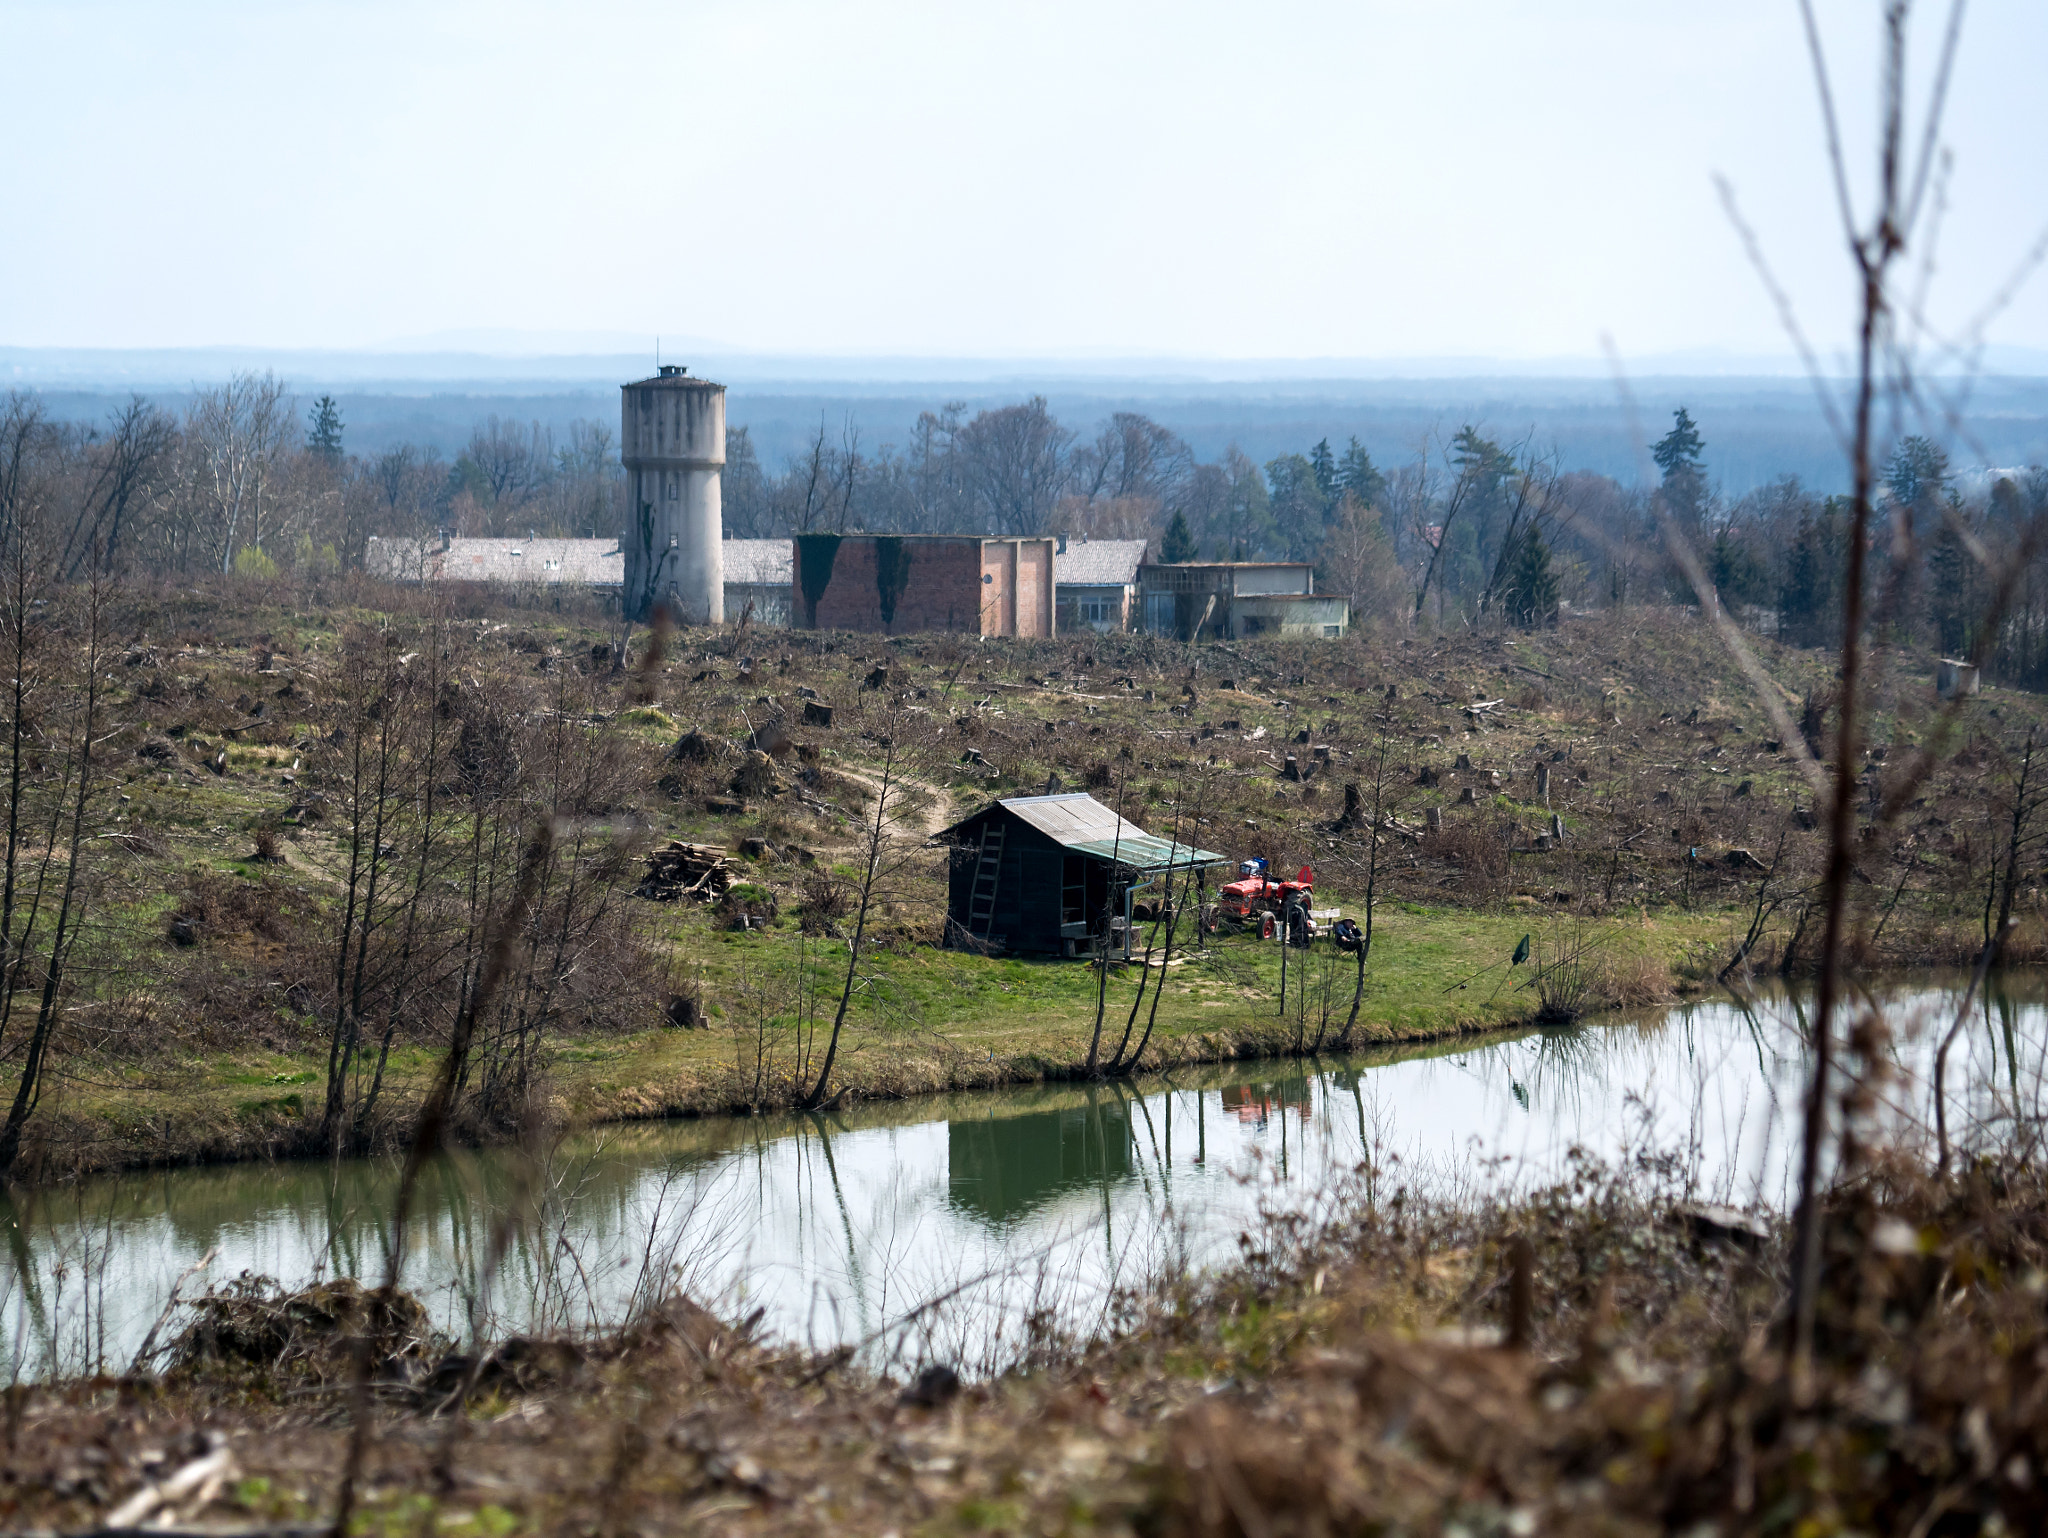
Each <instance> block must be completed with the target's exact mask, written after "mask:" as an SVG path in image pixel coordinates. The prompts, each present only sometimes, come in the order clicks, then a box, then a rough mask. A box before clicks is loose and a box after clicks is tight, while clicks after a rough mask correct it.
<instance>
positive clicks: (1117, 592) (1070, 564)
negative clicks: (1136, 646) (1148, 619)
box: [1052, 535, 1145, 635]
mask: <svg viewBox="0 0 2048 1538" xmlns="http://www.w3.org/2000/svg"><path fill="white" fill-rule="evenodd" d="M1144 562H1145V541H1144V540H1142V539H1095V540H1091V539H1086V538H1082V539H1070V538H1068V537H1066V536H1064V535H1062V536H1061V538H1060V543H1059V552H1058V554H1056V555H1055V556H1054V557H1053V562H1052V581H1053V601H1054V610H1055V614H1056V617H1057V623H1058V628H1059V631H1060V633H1061V634H1062V635H1071V634H1073V633H1075V632H1077V631H1082V630H1094V631H1099V632H1101V633H1102V634H1105V635H1109V634H1115V633H1117V632H1119V631H1124V630H1129V629H1130V628H1131V622H1132V621H1133V620H1134V619H1135V618H1136V617H1137V613H1136V611H1137V598H1138V568H1139V567H1140V566H1142V565H1143V564H1144Z"/></svg>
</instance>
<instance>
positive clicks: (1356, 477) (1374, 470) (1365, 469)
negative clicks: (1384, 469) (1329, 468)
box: [1337, 438, 1387, 507]
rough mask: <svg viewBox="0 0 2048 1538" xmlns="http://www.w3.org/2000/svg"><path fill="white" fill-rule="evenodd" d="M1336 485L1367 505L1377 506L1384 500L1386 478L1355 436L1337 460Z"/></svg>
mask: <svg viewBox="0 0 2048 1538" xmlns="http://www.w3.org/2000/svg"><path fill="white" fill-rule="evenodd" d="M1337 485H1338V487H1339V489H1341V490H1344V491H1348V492H1350V493H1351V495H1353V496H1354V497H1356V498H1358V500H1359V501H1360V502H1361V503H1363V504H1364V505H1365V506H1367V507H1378V506H1379V505H1380V503H1381V502H1383V501H1385V500H1386V495H1387V478H1386V477H1385V476H1384V475H1382V474H1380V470H1379V466H1378V465H1375V464H1374V463H1373V462H1372V455H1370V454H1368V453H1367V452H1366V450H1365V445H1364V444H1362V443H1360V442H1359V441H1358V440H1357V439H1356V438H1353V439H1352V440H1351V444H1350V446H1349V447H1348V448H1346V449H1345V450H1344V457H1343V458H1342V459H1340V460H1338V461H1337Z"/></svg>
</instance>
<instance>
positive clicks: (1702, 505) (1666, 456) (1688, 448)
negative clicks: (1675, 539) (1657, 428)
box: [1650, 406, 1707, 534]
mask: <svg viewBox="0 0 2048 1538" xmlns="http://www.w3.org/2000/svg"><path fill="white" fill-rule="evenodd" d="M1671 416H1672V423H1671V431H1670V432H1668V433H1666V434H1665V435H1664V436H1663V437H1661V438H1659V439H1658V440H1657V442H1656V443H1655V444H1654V445H1652V447H1651V449H1650V457H1651V458H1652V459H1654V460H1656V461H1657V468H1658V469H1659V470H1661V471H1662V472H1663V474H1664V506H1665V507H1666V508H1667V509H1668V510H1669V511H1670V513H1671V516H1672V517H1673V518H1676V519H1677V520H1678V524H1679V527H1680V528H1682V529H1684V530H1685V531H1686V532H1687V533H1688V534H1698V533H1699V532H1700V529H1701V526H1702V525H1704V524H1705V522H1706V519H1707V468H1706V465H1705V464H1704V463H1702V461H1701V459H1700V454H1701V452H1702V451H1703V450H1704V449H1705V448H1706V446H1707V445H1706V441H1705V440H1704V439H1702V438H1701V437H1700V431H1699V428H1698V427H1697V426H1696V425H1695V424H1694V422H1693V419H1692V416H1691V414H1690V413H1689V412H1687V411H1686V409H1685V408H1684V407H1683V406H1680V407H1679V408H1678V410H1676V411H1674V412H1673V413H1672V414H1671Z"/></svg>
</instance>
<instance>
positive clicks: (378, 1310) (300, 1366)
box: [165, 1273, 448, 1384]
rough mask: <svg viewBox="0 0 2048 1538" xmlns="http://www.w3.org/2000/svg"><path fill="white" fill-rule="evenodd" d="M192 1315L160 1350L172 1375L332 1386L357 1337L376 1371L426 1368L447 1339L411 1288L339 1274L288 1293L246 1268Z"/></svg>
mask: <svg viewBox="0 0 2048 1538" xmlns="http://www.w3.org/2000/svg"><path fill="white" fill-rule="evenodd" d="M188 1307H189V1308H190V1309H191V1311H192V1315H193V1318H192V1320H191V1322H190V1323H189V1324H187V1325H186V1326H185V1328H184V1329H183V1330H182V1331H180V1332H179V1334H178V1335H177V1337H176V1338H175V1339H174V1340H172V1342H171V1343H170V1345H169V1346H168V1347H166V1348H165V1350H166V1354H167V1356H168V1358H169V1365H168V1369H167V1372H168V1375H169V1376H172V1377H177V1378H186V1379H191V1378H229V1379H249V1378H254V1379H256V1380H258V1381H259V1382H263V1383H270V1384H277V1383H310V1384H331V1383H339V1382H345V1381H347V1380H348V1379H349V1378H350V1376H351V1375H352V1374H353V1372H354V1368H355V1361H356V1343H357V1341H358V1339H359V1338H361V1337H363V1336H365V1335H367V1336H368V1337H369V1339H370V1341H371V1343H372V1369H373V1373H374V1375H375V1376H376V1377H377V1378H379V1379H381V1380H385V1381H391V1380H397V1381H401V1382H403V1381H406V1380H409V1379H414V1378H418V1377H420V1376H422V1375H423V1373H424V1372H425V1370H426V1368H427V1367H428V1365H429V1364H430V1363H431V1362H432V1361H433V1360H435V1359H436V1358H438V1357H439V1356H441V1355H442V1354H443V1353H444V1352H445V1351H446V1350H447V1347H448V1342H447V1341H445V1340H444V1339H442V1337H441V1336H440V1335H439V1333H438V1332H437V1331H435V1329H434V1328H433V1325H432V1323H431V1322H430V1321H429V1319H428V1317H427V1311H426V1310H425V1309H424V1308H422V1307H421V1306H420V1304H419V1300H418V1299H416V1298H414V1297H413V1295H412V1294H411V1293H409V1292H404V1291H399V1292H393V1293H390V1294H388V1295H387V1294H386V1293H385V1292H384V1291H383V1289H381V1288H378V1289H374V1290H373V1289H370V1288H366V1287H364V1286H363V1285H362V1284H361V1283H360V1282H357V1281H354V1280H352V1279H349V1278H342V1279H340V1280H337V1281H332V1282H322V1283H320V1284H319V1285H317V1286H313V1287H308V1288H306V1289H305V1290H304V1291H301V1292H286V1291H285V1290H284V1289H283V1288H282V1287H280V1286H278V1284H277V1283H276V1282H274V1281H272V1280H271V1279H270V1278H269V1277H267V1276H250V1275H248V1274H246V1273H244V1274H243V1275H242V1276H240V1277H238V1278H237V1279H236V1280H234V1281H233V1282H230V1283H229V1284H228V1285H227V1286H226V1287H223V1288H221V1289H220V1290H219V1291H216V1292H210V1293H208V1294H206V1295H205V1296H204V1297H202V1298H198V1299H196V1300H195V1301H194V1302H192V1303H191V1304H189V1305H188Z"/></svg>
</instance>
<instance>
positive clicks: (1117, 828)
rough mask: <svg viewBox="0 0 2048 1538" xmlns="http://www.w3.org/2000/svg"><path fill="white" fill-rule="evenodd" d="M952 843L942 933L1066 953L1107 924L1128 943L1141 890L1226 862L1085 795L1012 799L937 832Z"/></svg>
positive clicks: (979, 944)
mask: <svg viewBox="0 0 2048 1538" xmlns="http://www.w3.org/2000/svg"><path fill="white" fill-rule="evenodd" d="M938 836H939V838H940V839H941V840H942V841H944V842H946V843H949V844H951V845H952V846H953V851H954V855H953V860H952V862H951V863H952V872H951V879H950V882H949V885H948V890H947V902H946V918H947V923H946V936H947V939H948V942H949V943H951V944H954V945H960V946H967V947H974V948H985V949H988V950H992V951H1006V952H1013V953H1027V954H1038V955H1067V956H1071V955H1074V954H1076V953H1077V952H1078V951H1081V950H1085V949H1087V948H1089V947H1090V945H1091V944H1092V943H1093V941H1094V940H1095V939H1096V938H1097V937H1098V936H1100V935H1102V934H1103V932H1104V930H1105V928H1107V930H1108V934H1109V938H1110V939H1111V940H1112V942H1113V943H1117V944H1119V945H1122V946H1124V947H1125V948H1126V949H1127V948H1128V945H1129V935H1130V919H1131V907H1132V902H1133V899H1134V897H1135V896H1136V894H1137V893H1138V892H1140V891H1141V890H1145V889H1147V888H1153V887H1155V884H1156V888H1157V895H1164V888H1165V881H1164V877H1165V876H1166V875H1167V873H1168V872H1169V871H1179V872H1182V873H1184V874H1185V873H1191V872H1195V871H1200V870H1206V869H1208V868H1209V867H1211V866H1216V865H1222V864H1226V863H1227V861H1226V860H1225V858H1224V856H1222V855H1220V854H1214V853H1212V852H1210V851H1209V850H1206V849H1196V848H1193V847H1191V846H1190V845H1187V844H1177V843H1174V842H1173V841H1172V840H1170V839H1163V838H1155V837H1153V836H1152V835H1151V834H1149V833H1147V832H1146V831H1145V830H1144V829H1143V828H1140V827H1139V826H1138V825H1137V824H1136V823H1133V822H1126V821H1125V820H1124V819H1123V818H1121V817H1119V816H1118V815H1117V814H1116V813H1115V812H1113V811H1112V810H1110V808H1108V807H1106V806H1104V805H1103V804H1102V803H1101V802H1099V801H1097V800H1096V799H1095V798H1094V797H1093V796H1090V795H1087V794H1084V793H1081V792H1075V791H1069V792H1067V793H1065V794H1060V795H1048V796H1013V797H1010V798H1008V799H1006V800H1002V801H998V802H996V803H994V804H993V805H992V806H986V807H983V808H982V809H981V810H980V811H978V812H976V813H975V814H974V815H973V816H971V817H966V818H963V819H962V820H961V821H959V822H957V823H955V824H953V826H952V827H950V828H948V829H946V830H945V831H944V832H943V833H941V834H939V835H938Z"/></svg>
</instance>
